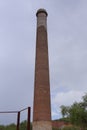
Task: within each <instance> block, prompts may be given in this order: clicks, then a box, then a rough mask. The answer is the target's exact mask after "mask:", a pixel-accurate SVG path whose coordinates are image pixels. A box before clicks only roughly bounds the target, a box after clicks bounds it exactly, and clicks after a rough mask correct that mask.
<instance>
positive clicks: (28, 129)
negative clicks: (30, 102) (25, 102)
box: [0, 107, 31, 130]
mask: <svg viewBox="0 0 87 130" xmlns="http://www.w3.org/2000/svg"><path fill="white" fill-rule="evenodd" d="M25 110H28V112H27V130H30V113H31V108H30V107H27V108H24V109H21V110H20V111H0V114H11V113H17V125H16V130H20V127H19V126H20V114H21V112H22V111H25Z"/></svg>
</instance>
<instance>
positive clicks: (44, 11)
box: [36, 8, 48, 16]
mask: <svg viewBox="0 0 87 130" xmlns="http://www.w3.org/2000/svg"><path fill="white" fill-rule="evenodd" d="M39 13H45V14H46V16H47V15H48V14H47V11H46V10H45V9H43V8H41V9H38V10H37V13H36V16H38V14H39Z"/></svg>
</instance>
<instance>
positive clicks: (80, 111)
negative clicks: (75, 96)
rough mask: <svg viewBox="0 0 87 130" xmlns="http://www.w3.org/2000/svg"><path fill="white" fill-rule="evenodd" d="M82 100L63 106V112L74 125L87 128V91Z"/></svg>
mask: <svg viewBox="0 0 87 130" xmlns="http://www.w3.org/2000/svg"><path fill="white" fill-rule="evenodd" d="M82 99H83V101H82V102H79V103H77V102H75V103H73V104H72V105H71V106H69V107H66V106H63V105H62V106H61V113H62V115H63V117H64V116H66V117H67V118H69V120H70V122H71V123H72V124H74V125H77V126H80V127H81V128H82V129H83V128H84V129H85V128H87V93H86V94H85V95H84V96H83V97H82Z"/></svg>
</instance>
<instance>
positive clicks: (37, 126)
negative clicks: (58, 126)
mask: <svg viewBox="0 0 87 130" xmlns="http://www.w3.org/2000/svg"><path fill="white" fill-rule="evenodd" d="M32 130H52V124H51V121H34V122H33V129H32Z"/></svg>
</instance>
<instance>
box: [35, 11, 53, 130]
mask: <svg viewBox="0 0 87 130" xmlns="http://www.w3.org/2000/svg"><path fill="white" fill-rule="evenodd" d="M46 17H47V13H46V11H45V10H43V9H40V10H38V12H37V36H36V61H35V83H34V108H33V126H34V127H33V128H34V129H35V128H36V130H39V129H37V128H39V127H41V126H44V125H46V126H47V128H48V126H50V127H51V125H49V124H51V103H50V80H49V59H48V41H47V27H46V25H47V21H46ZM45 122H46V124H44V123H45ZM47 122H49V123H48V125H47ZM39 124H40V126H39ZM37 125H38V126H37ZM46 126H45V128H46ZM34 129H33V130H34ZM41 130H46V129H44V128H42V129H41ZM48 130H51V129H48Z"/></svg>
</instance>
